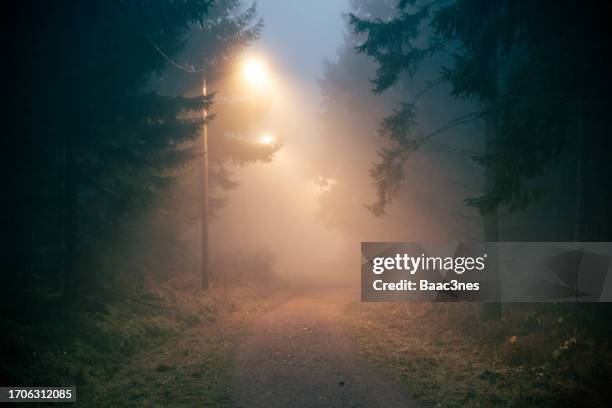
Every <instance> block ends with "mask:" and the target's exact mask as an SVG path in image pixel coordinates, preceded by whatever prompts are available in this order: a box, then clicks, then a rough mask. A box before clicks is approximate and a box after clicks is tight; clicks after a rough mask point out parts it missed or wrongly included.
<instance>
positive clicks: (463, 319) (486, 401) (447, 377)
mask: <svg viewBox="0 0 612 408" xmlns="http://www.w3.org/2000/svg"><path fill="white" fill-rule="evenodd" d="M564 310H565V311H566V312H567V310H570V311H571V309H568V308H560V306H555V305H535V304H517V305H508V306H506V310H505V312H504V318H503V320H500V321H495V320H493V321H486V322H482V321H480V320H479V319H478V305H475V304H441V303H411V302H407V303H354V304H353V306H352V308H351V310H350V311H349V313H348V314H347V316H346V320H345V322H346V323H347V324H348V326H349V327H350V328H351V329H352V333H353V335H354V338H355V339H356V340H357V342H358V344H359V348H360V350H361V351H362V352H363V353H364V355H365V356H366V358H367V360H368V361H370V362H372V363H373V364H375V365H376V366H378V367H379V368H380V369H382V370H383V371H384V372H386V373H387V374H388V375H389V376H390V377H391V378H393V379H396V380H397V381H401V382H403V383H404V384H405V385H406V387H407V388H409V389H410V390H411V392H412V393H413V396H415V397H417V398H418V399H419V400H420V401H424V402H428V403H431V404H433V405H434V406H436V407H449V408H453V407H575V406H584V407H604V406H607V404H608V402H609V397H610V387H609V381H610V378H612V354H611V353H610V347H609V344H608V343H599V344H597V343H595V342H594V341H593V338H592V337H587V336H584V335H582V334H581V332H580V330H577V328H576V327H577V326H576V325H575V324H574V323H571V322H570V323H568V322H567V320H568V319H567V313H563V311H564ZM560 316H565V317H560ZM606 384H608V385H606Z"/></svg>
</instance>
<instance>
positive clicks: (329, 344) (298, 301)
mask: <svg viewBox="0 0 612 408" xmlns="http://www.w3.org/2000/svg"><path fill="white" fill-rule="evenodd" d="M355 296H357V295H356V294H355V293H349V292H344V291H338V290H334V291H327V292H323V293H317V294H313V293H305V294H303V295H300V296H296V297H294V298H291V299H289V300H288V301H286V302H285V303H283V304H281V305H280V306H278V307H276V308H274V309H273V310H271V311H269V312H268V313H266V314H264V315H263V316H261V317H259V318H257V319H255V321H253V322H252V323H251V325H250V326H249V328H248V329H247V332H246V333H245V335H244V337H243V339H242V341H241V342H240V343H239V344H238V345H237V348H236V351H235V376H236V380H235V384H234V387H233V393H232V394H233V405H234V407H236V408H258V407H265V408H274V407H282V408H289V407H309V408H312V407H368V408H370V407H385V408H387V407H391V408H393V407H402V408H407V407H419V406H422V405H421V404H419V403H417V402H415V401H414V400H413V399H412V398H411V397H409V396H408V395H407V394H406V392H405V390H404V389H402V387H401V386H398V385H396V384H395V383H393V381H391V380H389V379H387V378H385V377H384V376H382V375H381V374H379V373H377V372H376V371H375V370H374V369H373V368H372V367H370V366H369V365H368V364H367V362H366V361H363V360H362V359H361V358H360V357H359V353H358V351H357V350H356V348H355V346H354V345H353V344H352V341H351V338H350V336H349V334H348V333H345V332H344V330H343V328H342V327H341V325H340V324H339V319H340V318H341V317H342V315H343V312H344V311H345V309H346V307H347V306H348V305H349V304H350V302H351V299H354V298H355Z"/></svg>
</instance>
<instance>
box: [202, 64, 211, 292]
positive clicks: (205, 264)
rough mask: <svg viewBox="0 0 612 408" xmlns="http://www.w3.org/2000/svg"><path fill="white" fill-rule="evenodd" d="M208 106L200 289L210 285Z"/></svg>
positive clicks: (203, 147)
mask: <svg viewBox="0 0 612 408" xmlns="http://www.w3.org/2000/svg"><path fill="white" fill-rule="evenodd" d="M206 88H207V87H206V75H204V78H203V79H202V96H204V98H205V99H206V96H207V95H208V92H207V89H206ZM207 119H208V107H206V106H205V107H204V131H203V132H202V139H201V140H202V141H201V155H200V160H201V165H200V167H201V174H202V180H201V184H200V186H201V188H202V192H201V198H200V201H201V209H200V210H201V215H200V245H201V248H200V263H201V265H200V269H201V277H200V288H201V289H202V290H206V289H208V287H209V286H210V282H209V276H210V251H209V245H208V123H207Z"/></svg>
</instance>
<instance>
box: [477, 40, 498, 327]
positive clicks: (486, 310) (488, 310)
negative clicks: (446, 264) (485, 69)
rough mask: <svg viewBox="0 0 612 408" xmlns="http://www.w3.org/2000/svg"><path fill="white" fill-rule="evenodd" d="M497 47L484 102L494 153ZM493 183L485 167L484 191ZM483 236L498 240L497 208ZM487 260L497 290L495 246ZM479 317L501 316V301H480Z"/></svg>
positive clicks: (487, 216) (488, 218)
mask: <svg viewBox="0 0 612 408" xmlns="http://www.w3.org/2000/svg"><path fill="white" fill-rule="evenodd" d="M497 63H498V62H497V47H496V46H495V47H494V50H493V51H492V53H491V57H490V60H489V70H490V78H491V81H492V90H491V95H489V98H488V100H487V102H486V107H485V109H486V117H485V154H486V155H487V156H488V155H492V154H495V150H496V141H497V110H498V108H497ZM494 183H495V174H493V170H491V169H490V168H488V167H487V168H485V193H487V194H488V193H490V192H491V190H492V189H493V185H494ZM483 225H484V231H483V237H484V241H485V242H498V241H499V228H498V216H497V208H494V209H492V210H491V211H489V212H487V213H486V214H484V216H483ZM487 253H488V260H487V270H488V272H489V276H488V279H489V280H490V281H491V282H490V283H489V284H490V285H492V287H493V288H494V290H496V291H499V281H498V280H497V279H498V277H499V271H498V267H499V254H498V251H497V248H496V247H491V248H487ZM480 317H481V319H483V320H489V319H500V318H501V303H500V302H487V303H482V304H481V308H480Z"/></svg>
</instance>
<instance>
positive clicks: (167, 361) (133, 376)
mask: <svg viewBox="0 0 612 408" xmlns="http://www.w3.org/2000/svg"><path fill="white" fill-rule="evenodd" d="M284 296H285V295H284V294H283V293H281V292H279V291H276V290H266V289H265V288H263V289H262V288H261V287H254V286H251V287H231V288H215V289H212V290H211V291H210V292H209V293H208V294H206V295H202V298H203V299H205V300H204V302H203V304H207V303H208V302H210V301H211V300H212V301H213V302H214V303H215V307H214V309H206V306H205V307H204V309H205V310H200V312H203V313H202V316H204V318H203V319H199V320H198V321H196V322H194V324H192V325H190V327H186V328H184V329H183V330H181V331H180V332H178V333H177V335H175V336H171V337H169V338H168V339H166V340H165V341H163V342H161V343H159V344H158V345H156V346H154V347H151V348H145V349H143V350H141V351H140V352H138V353H136V354H135V355H134V356H133V357H132V358H130V359H129V360H127V361H126V363H125V364H123V365H121V366H120V368H119V369H118V371H117V372H116V373H114V374H113V375H112V377H111V378H109V381H93V382H89V383H88V384H87V385H86V386H85V387H82V389H80V391H81V392H80V397H81V398H80V400H81V401H83V403H82V404H80V405H83V406H92V407H93V406H95V407H119V406H155V407H170V406H174V407H228V406H230V405H231V388H230V387H231V378H232V367H233V359H232V351H233V347H234V344H235V341H236V339H237V337H238V336H239V335H240V333H242V331H243V330H244V328H245V327H246V326H247V324H248V323H249V322H250V321H251V320H252V319H253V318H254V317H255V316H258V315H260V314H261V313H264V312H265V311H266V310H268V309H269V308H271V307H273V305H275V304H276V303H278V302H280V301H281V300H282V299H284ZM211 306H212V304H211Z"/></svg>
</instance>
